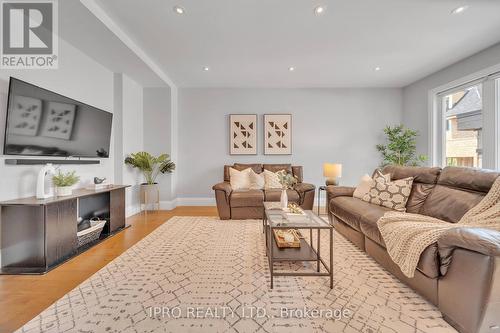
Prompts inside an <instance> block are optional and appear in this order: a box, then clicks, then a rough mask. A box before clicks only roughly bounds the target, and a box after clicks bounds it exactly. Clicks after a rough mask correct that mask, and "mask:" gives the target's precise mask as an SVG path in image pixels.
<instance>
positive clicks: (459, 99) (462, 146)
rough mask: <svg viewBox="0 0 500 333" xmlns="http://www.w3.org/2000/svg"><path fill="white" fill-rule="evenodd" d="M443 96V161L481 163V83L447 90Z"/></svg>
mask: <svg viewBox="0 0 500 333" xmlns="http://www.w3.org/2000/svg"><path fill="white" fill-rule="evenodd" d="M443 99H444V100H443V102H444V103H443V104H444V105H443V111H444V112H443V117H444V119H443V120H444V121H445V122H446V134H445V138H444V139H445V147H444V156H445V161H446V165H452V166H465V167H476V168H480V167H482V130H483V118H482V117H483V115H482V109H483V103H482V99H481V85H474V86H471V87H467V88H465V89H460V90H458V91H455V92H452V93H449V94H448V95H445V96H444V98H443Z"/></svg>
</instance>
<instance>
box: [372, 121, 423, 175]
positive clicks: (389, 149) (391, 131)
mask: <svg viewBox="0 0 500 333" xmlns="http://www.w3.org/2000/svg"><path fill="white" fill-rule="evenodd" d="M384 133H385V135H386V137H387V139H386V140H387V144H378V145H377V146H376V147H377V150H378V151H379V152H380V153H381V154H382V166H384V165H388V164H395V165H410V166H417V165H420V164H421V163H423V162H425V161H427V156H425V155H417V154H416V151H417V141H416V138H417V136H418V132H417V131H415V130H411V129H409V128H405V127H404V126H403V125H397V126H394V127H391V126H387V127H386V128H385V129H384Z"/></svg>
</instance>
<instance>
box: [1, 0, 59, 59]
mask: <svg viewBox="0 0 500 333" xmlns="http://www.w3.org/2000/svg"><path fill="white" fill-rule="evenodd" d="M0 8H1V14H0V17H1V18H2V24H1V28H2V32H1V34H0V36H1V38H2V41H1V48H2V49H1V62H0V67H1V68H5V69H52V68H54V69H55V68H57V66H58V59H57V52H58V37H57V0H43V1H41V0H32V1H13V0H2V1H1V7H0Z"/></svg>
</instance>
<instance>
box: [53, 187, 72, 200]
mask: <svg viewBox="0 0 500 333" xmlns="http://www.w3.org/2000/svg"><path fill="white" fill-rule="evenodd" d="M72 194H73V190H72V188H71V186H59V187H56V196H58V197H66V196H69V195H72Z"/></svg>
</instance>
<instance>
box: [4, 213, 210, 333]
mask: <svg viewBox="0 0 500 333" xmlns="http://www.w3.org/2000/svg"><path fill="white" fill-rule="evenodd" d="M213 215H217V209H216V207H177V208H175V209H173V210H170V211H158V212H149V213H148V214H147V215H146V214H138V215H134V216H132V217H130V218H128V219H127V224H130V225H131V227H130V228H128V229H125V230H124V231H122V232H120V233H119V234H117V235H115V236H113V237H111V238H109V239H106V240H105V241H103V242H102V243H100V244H98V245H96V246H95V247H93V248H91V249H90V250H88V251H86V252H84V253H82V254H80V255H79V256H77V257H75V258H73V259H71V260H69V261H67V262H66V263H64V264H62V265H61V266H59V267H57V268H56V269H54V270H52V271H51V272H49V273H47V274H45V275H1V276H0V313H1V314H2V315H1V316H0V332H13V331H14V330H16V329H18V328H20V327H21V326H22V325H24V324H25V323H27V322H28V321H29V320H31V319H32V318H33V317H35V316H36V315H37V314H39V313H40V312H42V311H43V310H44V309H45V308H47V307H48V306H49V305H51V304H52V303H54V302H55V301H56V300H58V299H59V298H61V297H62V296H63V295H65V294H66V293H68V292H69V291H70V290H72V289H73V288H75V287H76V286H77V285H79V284H80V283H82V282H83V281H84V280H86V279H87V278H89V277H90V276H91V275H92V274H94V273H95V272H97V271H98V270H99V269H101V268H102V267H104V266H105V265H106V264H107V263H109V262H110V261H112V260H113V259H114V258H116V257H118V256H119V255H120V254H122V253H123V252H124V251H125V250H127V249H128V248H130V247H131V246H133V245H134V244H135V243H137V242H138V241H140V240H141V239H142V238H144V237H145V236H147V235H148V234H149V233H151V232H152V231H153V230H155V229H156V228H157V227H158V226H160V225H161V224H163V223H164V222H165V221H167V220H168V219H170V218H171V217H173V216H213Z"/></svg>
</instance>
